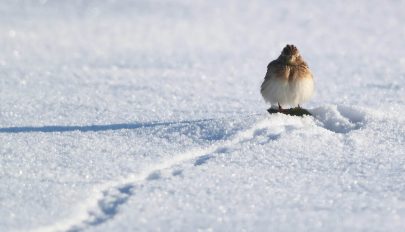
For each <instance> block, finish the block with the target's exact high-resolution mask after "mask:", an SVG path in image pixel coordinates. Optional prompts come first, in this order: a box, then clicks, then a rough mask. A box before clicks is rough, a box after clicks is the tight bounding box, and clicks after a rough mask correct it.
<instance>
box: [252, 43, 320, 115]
mask: <svg viewBox="0 0 405 232" xmlns="http://www.w3.org/2000/svg"><path fill="white" fill-rule="evenodd" d="M260 92H261V94H262V96H263V98H264V100H265V101H266V102H269V103H270V104H271V106H272V107H274V106H275V107H278V110H279V111H283V108H282V107H283V106H285V105H290V106H292V107H300V104H301V103H303V102H306V101H308V100H309V99H310V98H311V97H312V94H313V92H314V81H313V78H312V74H311V71H310V70H309V67H308V65H307V64H306V63H305V61H304V60H303V58H302V57H301V55H300V53H299V51H298V49H297V48H296V47H295V46H294V45H289V44H288V45H287V46H285V47H284V49H283V51H282V52H281V55H280V56H279V57H278V58H277V59H276V60H273V61H272V62H270V63H269V65H267V73H266V77H265V78H264V81H263V83H262V86H261V89H260Z"/></svg>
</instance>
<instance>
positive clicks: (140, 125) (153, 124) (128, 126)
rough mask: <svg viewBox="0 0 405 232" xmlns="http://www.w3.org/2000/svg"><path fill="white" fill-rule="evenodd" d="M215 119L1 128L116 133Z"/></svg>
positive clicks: (5, 129)
mask: <svg viewBox="0 0 405 232" xmlns="http://www.w3.org/2000/svg"><path fill="white" fill-rule="evenodd" d="M210 120H213V119H199V120H187V121H177V122H146V123H120V124H107V125H83V126H74V125H73V126H62V125H60V126H59V125H51V126H38V127H36V126H22V127H4V128H0V133H30V132H44V133H53V132H60V133H63V132H73V131H79V132H100V131H114V130H125V129H127V130H131V129H138V128H149V127H156V126H170V125H178V124H190V123H201V122H207V121H210Z"/></svg>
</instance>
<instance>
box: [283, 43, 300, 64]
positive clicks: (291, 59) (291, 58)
mask: <svg viewBox="0 0 405 232" xmlns="http://www.w3.org/2000/svg"><path fill="white" fill-rule="evenodd" d="M280 59H281V60H282V61H284V62H286V63H287V64H291V65H294V64H297V63H298V62H299V61H300V60H301V57H300V52H299V51H298V48H297V47H295V46H294V45H292V44H291V45H290V44H287V46H285V47H284V48H283V51H282V52H281V55H280Z"/></svg>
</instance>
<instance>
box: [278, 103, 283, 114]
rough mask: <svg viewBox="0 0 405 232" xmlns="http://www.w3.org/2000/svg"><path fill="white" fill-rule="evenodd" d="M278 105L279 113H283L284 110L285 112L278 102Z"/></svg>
mask: <svg viewBox="0 0 405 232" xmlns="http://www.w3.org/2000/svg"><path fill="white" fill-rule="evenodd" d="M277 104H278V112H283V111H284V110H283V108H282V107H281V106H280V103H278V102H277Z"/></svg>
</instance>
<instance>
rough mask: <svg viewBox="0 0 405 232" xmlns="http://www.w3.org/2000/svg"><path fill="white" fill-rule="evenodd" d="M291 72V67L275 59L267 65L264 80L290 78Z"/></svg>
mask: <svg viewBox="0 0 405 232" xmlns="http://www.w3.org/2000/svg"><path fill="white" fill-rule="evenodd" d="M289 74H290V70H289V68H288V67H287V66H286V65H284V64H283V63H282V62H280V61H279V60H273V61H272V62H270V63H269V64H268V65H267V72H266V76H265V77H264V80H265V81H267V80H269V79H271V78H280V79H288V76H289Z"/></svg>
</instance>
